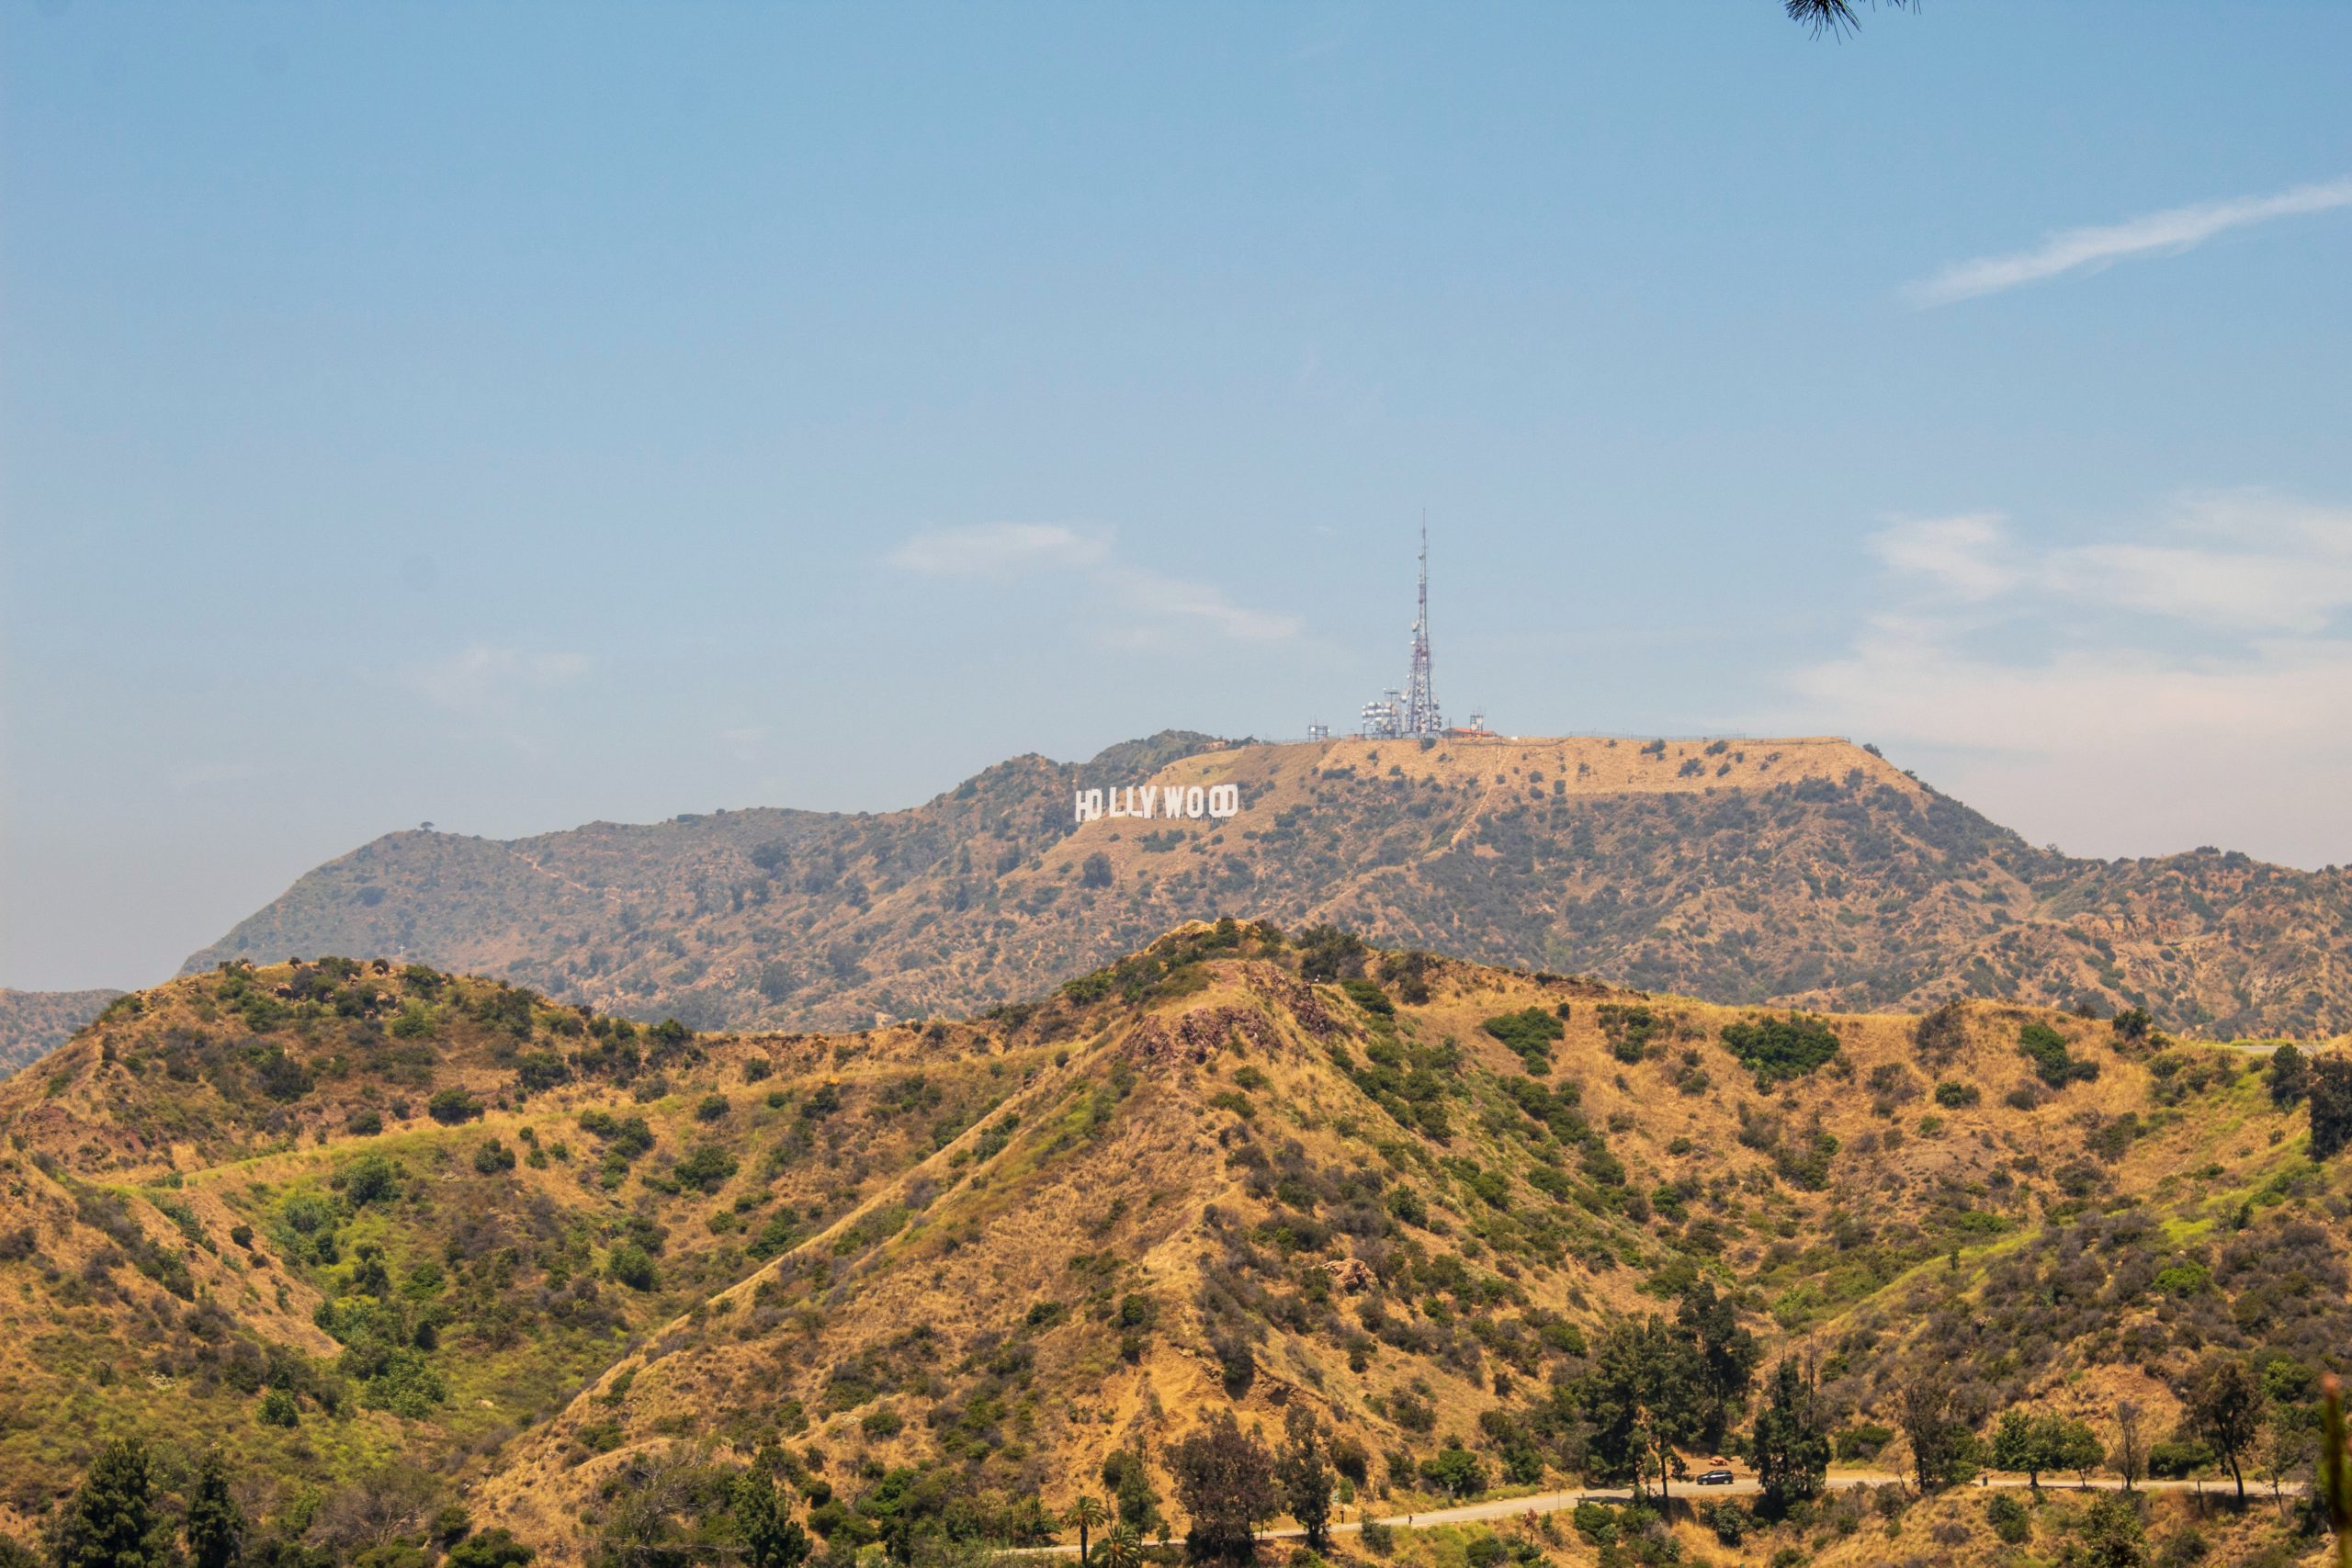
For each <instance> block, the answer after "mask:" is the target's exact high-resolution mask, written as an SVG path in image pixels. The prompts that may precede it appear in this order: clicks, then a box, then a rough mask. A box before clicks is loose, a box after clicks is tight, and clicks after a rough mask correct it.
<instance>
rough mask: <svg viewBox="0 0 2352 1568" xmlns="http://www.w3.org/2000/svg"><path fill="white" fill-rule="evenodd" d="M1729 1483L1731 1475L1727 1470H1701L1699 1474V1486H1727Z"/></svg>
mask: <svg viewBox="0 0 2352 1568" xmlns="http://www.w3.org/2000/svg"><path fill="white" fill-rule="evenodd" d="M1731 1483H1732V1473H1731V1472H1730V1471H1728V1470H1702V1471H1701V1472H1699V1484H1700V1485H1702V1486H1728V1485H1730V1484H1731Z"/></svg>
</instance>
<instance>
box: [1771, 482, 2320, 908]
mask: <svg viewBox="0 0 2352 1568" xmlns="http://www.w3.org/2000/svg"><path fill="white" fill-rule="evenodd" d="M1866 547H1867V548H1868V549H1869V550H1870V552H1871V554H1872V555H1873V556H1874V557H1876V558H1877V559H1878V561H1879V562H1880V564H1881V566H1882V567H1883V570H1884V578H1883V582H1882V585H1881V587H1882V592H1881V594H1880V604H1881V608H1880V609H1879V611H1878V613H1876V614H1874V615H1871V616H1870V617H1869V618H1868V619H1867V620H1866V621H1864V622H1863V623H1862V624H1861V625H1860V626H1858V627H1857V628H1856V630H1855V632H1854V635H1853V636H1852V637H1851V639H1850V641H1849V645H1848V646H1847V647H1846V648H1845V649H1842V650H1840V651H1839V652H1838V653H1836V654H1834V655H1832V656H1830V657H1828V658H1826V659H1824V660H1820V661H1817V662H1815V663H1813V664H1810V665H1807V666H1804V667H1803V668H1800V669H1797V670H1795V671H1792V672H1791V673H1790V676H1789V681H1790V685H1791V687H1792V694H1793V695H1794V697H1795V699H1796V700H1795V702H1794V703H1793V704H1792V705H1791V706H1790V707H1789V708H1788V709H1787V710H1785V711H1784V712H1782V713H1781V714H1776V715H1773V716H1770V721H1769V722H1770V726H1771V727H1772V728H1800V727H1802V728H1825V729H1832V730H1836V731H1838V732H1840V733H1843V734H1849V735H1853V736H1856V737H1859V738H1867V739H1876V740H1879V741H1882V742H1885V743H1887V744H1889V745H1890V746H1892V747H1894V748H1897V749H1899V750H1909V751H1912V752H1915V753H1932V754H1935V755H1937V756H1938V757H1939V759H1940V760H1939V761H1937V762H1936V763H1935V775H1936V779H1937V782H1938V783H1939V784H1941V785H1943V786H1944V787H1946V788H1948V789H1951V790H1952V791H1953V792H1954V793H1956V794H1957V795H1960V796H1961V798H1962V799H1965V800H1967V801H1969V802H1970V803H1971V804H1972V805H1974V806H1976V807H1979V808H1980V809H1985V810H1987V811H1989V812H1990V813H1991V815H1993V816H1994V817H1995V818H1997V819H1999V820H2003V821H2011V822H2015V823H2017V824H2018V825H2019V826H2020V827H2023V828H2026V829H2028V830H2029V831H2032V832H2034V833H2035V834H2036V836H2045V835H2050V836H2055V837H2057V838H2058V839H2060V840H2062V841H2064V843H2065V844H2066V846H2067V847H2068V848H2069V849H2074V850H2077V851H2090V852H2105V853H2113V852H2124V851H2127V850H2129V851H2131V852H2144V851H2145V850H2146V848H2147V847H2149V846H2151V845H2158V844H2169V845H2171V846H2172V847H2177V848H2187V847H2188V846H2189V845H2191V844H2195V843H2199V842H2213V841H2217V840H2226V839H2228V838H2230V837H2231V835H2230V834H2228V833H2225V832H2224V831H2223V830H2222V829H2224V828H2225V827H2228V826H2230V825H2233V824H2243V823H2245V822H2246V821H2248V820H2257V821H2263V822H2266V823H2267V829H2266V834H2267V841H2264V842H2248V843H2246V844H2245V846H2244V847H2246V848H2249V849H2252V850H2254V851H2256V852H2257V853H2266V854H2267V855H2270V856H2274V857H2278V858H2282V859H2287V860H2290V861H2293V862H2295V863H2300V864H2306V865H2320V864H2328V863H2342V862H2345V861H2346V860H2347V858H2352V832H2347V829H2346V825H2345V817H2344V813H2343V809H2342V804H2341V802H2342V798H2343V795H2344V792H2345V791H2346V788H2347V787H2352V730H2347V729H2346V727H2345V725H2344V723H2343V716H2344V715H2345V714H2346V713H2352V508H2346V507H2328V506H2322V505H2313V504H2311V503H2308V502H2299V501H2295V500H2292V499H2290V498H2288V497H2283V496H2279V495H2277V494H2274V493H2271V492H2267V491H2233V492H2226V493H2222V494H2213V495H2202V496H2189V497H2184V498H2181V499H2179V500H2177V501H2176V502H2174V503H2173V504H2172V505H2170V506H2168V507H2166V508H2165V509H2164V510H2163V511H2162V512H2160V513H2156V514H2155V515H2154V517H2152V518H2150V519H2149V520H2147V521H2146V522H2145V523H2143V524H2142V525H2139V526H2138V527H2137V528H2135V529H2132V530H2130V531H2129V532H2127V533H2125V534H2123V535H2121V536H2115V537H2110V538H2108V539H2104V540H2098V541H2095V542H2089V543H2080V544H2072V543H2070V544H2052V543H2045V542H2042V541H2041V540H2037V539H2036V538H2034V537H2033V536H2032V534H2031V533H2030V531H2027V530H2023V529H2018V528H2013V527H2012V526H2011V525H2009V523H2008V521H2007V519H2005V518H2003V517H2001V516H2000V515H1998V514H1997V513H1972V514H1968V515H1964V516H1959V517H1948V518H1930V519H1904V520H1902V521H1899V522H1895V523H1893V524H1890V525H1887V526H1886V527H1884V528H1883V529H1882V530H1881V531H1879V532H1878V533H1876V534H1874V535H1872V536H1871V537H1870V538H1869V539H1868V540H1867V541H1866Z"/></svg>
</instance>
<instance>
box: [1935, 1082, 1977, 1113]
mask: <svg viewBox="0 0 2352 1568" xmlns="http://www.w3.org/2000/svg"><path fill="white" fill-rule="evenodd" d="M1984 1098H1985V1097H1984V1095H1983V1094H1981V1093H1979V1092H1978V1091H1977V1088H1976V1086H1975V1085H1974V1084H1973V1083H1954V1082H1953V1081H1952V1080H1951V1079H1950V1078H1946V1079H1945V1080H1944V1081H1943V1082H1941V1083H1939V1084H1938V1085H1937V1086H1936V1103H1937V1104H1938V1105H1940V1106H1942V1107H1943V1108H1944V1109H1945V1110H1946V1111H1962V1110H1965V1109H1966V1108H1967V1107H1969V1106H1972V1105H1974V1104H1975V1103H1976V1102H1977V1101H1979V1100H1983V1099H1984Z"/></svg>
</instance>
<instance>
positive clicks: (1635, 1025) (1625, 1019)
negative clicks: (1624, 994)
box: [1592, 1002, 1666, 1062]
mask: <svg viewBox="0 0 2352 1568" xmlns="http://www.w3.org/2000/svg"><path fill="white" fill-rule="evenodd" d="M1592 1016H1593V1017H1594V1019H1596V1020H1597V1021H1599V1022H1600V1032H1601V1033H1602V1034H1604V1035H1606V1036H1608V1038H1609V1049H1610V1053H1611V1055H1614V1056H1615V1057H1616V1058H1617V1059H1618V1060H1619V1061H1621V1062H1638V1061H1640V1060H1641V1059H1642V1055H1643V1053H1644V1052H1645V1051H1646V1050H1647V1049H1648V1047H1649V1043H1650V1042H1651V1041H1652V1040H1654V1039H1656V1038H1657V1036H1658V1035H1660V1034H1663V1033H1665V1032H1666V1021H1665V1020H1664V1019H1662V1018H1660V1017H1658V1015H1657V1014H1656V1013H1654V1012H1652V1011H1651V1010H1649V1009H1648V1008H1646V1007H1645V1006H1643V1005H1642V1004H1641V1003H1640V1002H1627V1003H1618V1002H1603V1003H1601V1004H1600V1006H1599V1007H1597V1008H1595V1009H1593V1010H1592Z"/></svg>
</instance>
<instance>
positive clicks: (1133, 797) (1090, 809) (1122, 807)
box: [1078, 784, 1241, 822]
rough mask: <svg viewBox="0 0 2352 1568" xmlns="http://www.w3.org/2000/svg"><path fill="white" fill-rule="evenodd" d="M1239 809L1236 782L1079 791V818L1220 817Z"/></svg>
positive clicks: (1135, 785)
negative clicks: (1205, 785) (1204, 785)
mask: <svg viewBox="0 0 2352 1568" xmlns="http://www.w3.org/2000/svg"><path fill="white" fill-rule="evenodd" d="M1240 810H1241V786H1240V785H1239V784H1210V785H1208V786H1207V787H1205V788H1204V787H1203V786H1201V785H1199V784H1193V785H1191V786H1189V787H1187V786H1185V785H1182V784H1169V785H1167V786H1165V787H1162V786H1161V785H1159V784H1129V785H1127V786H1126V787H1125V788H1124V789H1109V790H1102V789H1082V790H1080V791H1079V792H1078V820H1080V822H1094V821H1099V820H1101V819H1102V818H1105V817H1143V818H1153V817H1166V818H1180V817H1192V818H1201V817H1213V818H1218V819H1220V820H1222V819H1223V818H1227V817H1232V816H1236V815H1238V814H1239V812H1240Z"/></svg>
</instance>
